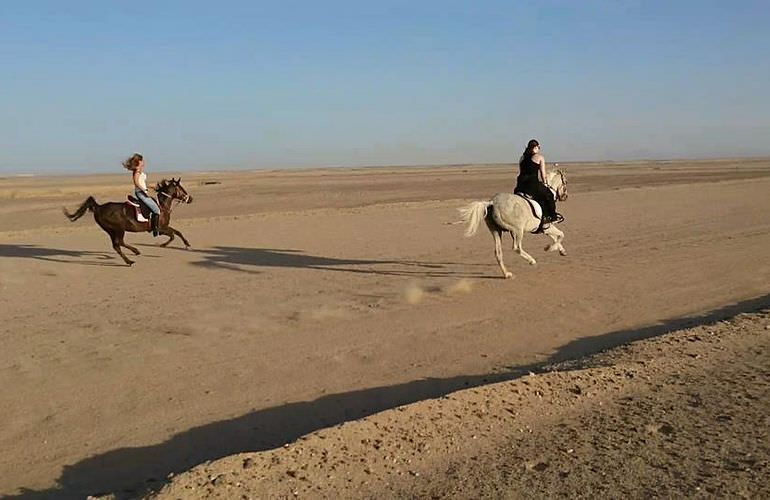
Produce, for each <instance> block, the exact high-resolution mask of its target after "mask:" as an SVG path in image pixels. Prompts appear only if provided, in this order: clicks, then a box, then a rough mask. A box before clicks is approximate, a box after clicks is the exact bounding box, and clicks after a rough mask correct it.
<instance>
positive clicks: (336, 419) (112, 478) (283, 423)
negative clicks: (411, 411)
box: [7, 294, 770, 500]
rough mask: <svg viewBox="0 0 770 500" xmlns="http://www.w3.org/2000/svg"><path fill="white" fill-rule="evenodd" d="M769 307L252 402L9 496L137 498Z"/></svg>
mask: <svg viewBox="0 0 770 500" xmlns="http://www.w3.org/2000/svg"><path fill="white" fill-rule="evenodd" d="M767 307H770V294H768V295H764V296H762V297H758V298H755V299H751V300H746V301H743V302H739V303H736V304H731V305H729V306H726V307H723V308H721V309H716V310H714V311H711V312H709V313H706V314H702V315H694V316H689V317H684V318H674V319H670V320H667V321H664V322H661V323H659V324H657V325H652V326H648V327H644V328H636V329H629V330H621V331H615V332H610V333H606V334H604V335H599V336H596V337H587V338H582V339H578V340H575V341H572V342H570V343H568V344H566V345H564V346H562V347H561V348H559V349H558V350H557V351H556V352H555V353H553V354H552V355H551V356H550V358H549V359H548V360H546V361H545V362H543V363H537V364H531V365H520V366H515V367H509V368H507V369H505V370H504V371H495V372H493V373H489V374H484V375H468V376H457V377H450V378H443V379H440V378H426V379H421V380H415V381H412V382H407V383H403V384H397V385H392V386H387V387H375V388H371V389H363V390H358V391H351V392H346V393H341V394H333V395H328V396H324V397H321V398H318V399H316V400H314V401H305V402H299V403H288V404H284V405H282V406H277V407H274V408H265V409H260V410H255V411H253V412H251V413H248V414H245V415H242V416H240V417H236V418H233V419H229V420H222V421H219V422H212V423H210V424H206V425H203V426H200V427H195V428H192V429H189V430H187V431H184V432H181V433H179V434H177V435H175V436H173V437H171V438H170V439H168V440H167V441H165V442H163V443H159V444H155V445H149V446H145V447H137V448H120V449H116V450H112V451H108V452H106V453H102V454H99V455H95V456H92V457H89V458H86V459H83V460H81V461H80V462H77V463H75V464H73V465H68V466H65V467H64V468H63V471H62V474H61V476H60V477H59V479H58V481H57V482H58V485H57V486H56V487H52V488H50V489H47V490H38V491H35V490H29V489H23V490H22V491H21V493H19V494H18V495H16V496H14V497H7V498H25V499H35V500H37V499H43V498H84V497H85V496H86V495H95V494H99V493H113V494H114V495H115V497H116V498H135V497H137V496H140V495H142V494H143V493H146V492H148V491H150V490H156V489H158V488H160V487H161V486H163V484H165V482H166V481H167V479H166V476H167V475H168V474H169V473H170V472H174V473H178V472H181V471H184V470H186V469H189V468H190V467H192V466H194V465H197V464H200V463H202V462H205V461H207V460H216V459H218V458H222V457H225V456H228V455H232V454H236V453H241V452H251V451H264V450H269V449H273V448H277V447H279V446H281V445H283V444H285V443H289V442H292V441H294V440H296V439H297V438H299V437H300V436H302V435H305V434H308V433H310V432H313V431H317V430H320V429H323V428H327V427H331V426H334V425H337V424H340V423H343V422H347V421H350V420H354V419H359V418H362V417H365V416H367V415H371V414H374V413H377V412H380V411H383V410H386V409H389V408H394V407H398V406H401V405H405V404H409V403H413V402H416V401H421V400H425V399H430V398H438V397H442V396H445V395H447V394H449V393H451V392H454V391H457V390H461V389H466V388H471V387H476V386H480V385H483V384H488V383H493V382H501V381H506V380H513V379H516V378H519V377H521V376H523V375H526V374H528V373H529V372H535V373H538V372H539V373H542V372H546V371H550V370H551V369H553V367H552V364H553V363H556V362H562V361H565V360H568V359H572V358H573V357H574V356H577V355H584V354H589V353H594V352H597V351H599V350H603V349H607V348H611V347H615V346H618V345H621V344H624V343H627V342H629V341H634V340H641V339H645V338H650V337H655V336H658V335H663V334H666V333H669V332H672V331H676V330H679V329H682V328H687V327H693V326H697V325H701V324H708V323H713V322H715V321H719V320H721V319H725V318H729V317H731V316H734V315H736V314H738V313H741V312H748V311H756V310H759V309H763V308H767ZM595 363H596V361H593V360H592V359H591V358H587V359H579V360H577V361H574V362H569V363H566V364H564V365H560V366H558V367H557V368H558V369H559V370H560V371H567V370H579V369H583V368H586V367H590V366H595Z"/></svg>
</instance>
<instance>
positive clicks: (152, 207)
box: [134, 189, 160, 215]
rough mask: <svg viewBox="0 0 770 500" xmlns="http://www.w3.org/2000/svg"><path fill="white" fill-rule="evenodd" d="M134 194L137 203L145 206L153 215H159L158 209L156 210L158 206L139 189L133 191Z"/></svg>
mask: <svg viewBox="0 0 770 500" xmlns="http://www.w3.org/2000/svg"><path fill="white" fill-rule="evenodd" d="M134 194H135V195H136V197H137V198H138V199H139V201H141V202H142V203H144V204H145V205H147V208H149V209H150V210H152V213H154V214H155V215H160V208H158V204H157V203H155V200H153V199H152V198H150V197H149V196H147V193H145V192H144V191H142V190H141V189H136V190H134Z"/></svg>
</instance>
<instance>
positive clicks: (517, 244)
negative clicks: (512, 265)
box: [511, 228, 537, 265]
mask: <svg viewBox="0 0 770 500" xmlns="http://www.w3.org/2000/svg"><path fill="white" fill-rule="evenodd" d="M511 236H513V249H514V250H516V253H517V254H519V255H521V257H522V258H523V259H524V260H526V261H527V262H529V263H530V264H531V265H535V264H537V261H536V260H535V258H534V257H532V256H531V255H530V254H528V253H527V252H525V251H524V248H523V247H522V246H521V242H522V240H523V239H524V230H523V229H521V228H517V229H516V230H514V231H511Z"/></svg>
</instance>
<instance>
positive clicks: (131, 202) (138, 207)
mask: <svg viewBox="0 0 770 500" xmlns="http://www.w3.org/2000/svg"><path fill="white" fill-rule="evenodd" d="M127 198H128V199H127V200H126V205H128V206H129V207H131V208H133V209H134V211H135V212H136V220H137V222H149V221H150V215H151V214H152V210H150V209H149V208H148V207H147V205H145V204H144V203H142V202H141V201H140V200H138V199H136V198H134V197H133V196H131V195H130V194H129V195H128V197H127Z"/></svg>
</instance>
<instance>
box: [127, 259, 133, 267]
mask: <svg viewBox="0 0 770 500" xmlns="http://www.w3.org/2000/svg"><path fill="white" fill-rule="evenodd" d="M126 264H128V267H131V266H133V265H134V261H133V260H129V261H127V262H126Z"/></svg>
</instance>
